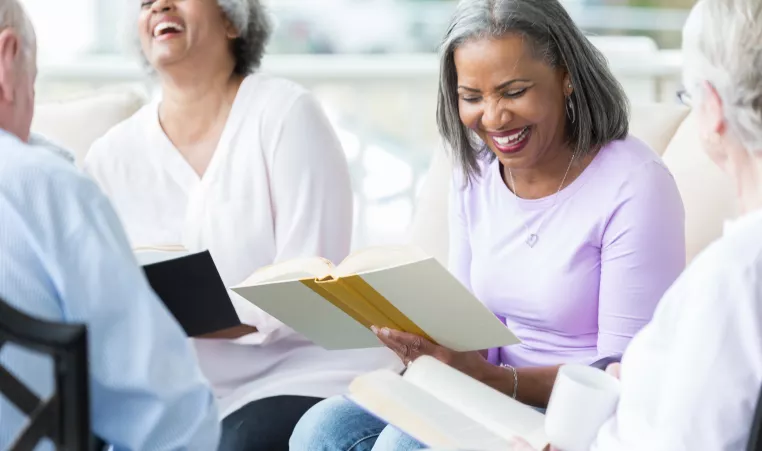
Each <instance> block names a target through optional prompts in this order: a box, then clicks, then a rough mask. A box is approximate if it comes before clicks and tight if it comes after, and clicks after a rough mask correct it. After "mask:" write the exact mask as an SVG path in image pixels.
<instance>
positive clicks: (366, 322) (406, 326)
mask: <svg viewBox="0 0 762 451" xmlns="http://www.w3.org/2000/svg"><path fill="white" fill-rule="evenodd" d="M302 283H304V284H305V285H306V286H307V287H309V288H310V289H312V290H313V291H315V292H316V293H317V294H319V295H320V296H322V297H323V298H324V299H326V300H327V301H329V302H331V303H332V304H333V305H334V306H336V307H337V308H339V309H341V310H342V311H344V313H346V314H347V315H349V316H351V317H352V318H353V319H354V320H355V321H357V322H358V323H360V324H362V325H363V326H365V327H368V328H370V326H376V327H388V328H390V329H395V330H399V331H402V332H408V333H411V334H415V335H419V336H421V337H423V338H425V339H427V340H429V341H431V342H434V340H432V339H431V337H429V336H428V334H426V332H424V331H423V330H422V329H421V328H420V327H418V325H416V324H415V323H414V322H413V321H411V320H410V319H409V318H408V317H407V316H405V314H403V313H402V312H401V311H399V309H397V307H395V306H394V305H393V304H392V303H391V302H389V300H387V299H386V298H385V297H384V296H382V295H381V293H379V292H378V291H376V290H375V289H374V288H373V287H372V286H370V285H369V284H368V283H367V282H366V281H365V280H364V279H363V278H362V277H360V276H357V275H354V276H347V277H341V278H338V279H327V280H322V281H316V280H304V281H302Z"/></svg>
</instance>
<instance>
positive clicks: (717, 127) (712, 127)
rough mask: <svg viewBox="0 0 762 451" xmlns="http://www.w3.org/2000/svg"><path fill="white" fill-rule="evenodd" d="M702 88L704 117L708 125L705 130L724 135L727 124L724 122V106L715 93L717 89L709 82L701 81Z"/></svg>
mask: <svg viewBox="0 0 762 451" xmlns="http://www.w3.org/2000/svg"><path fill="white" fill-rule="evenodd" d="M703 88H704V96H705V99H704V102H703V109H704V117H705V118H706V120H707V122H706V126H707V127H709V129H708V130H706V132H708V133H712V134H714V135H720V136H722V135H724V134H725V129H726V127H727V125H726V124H725V107H724V105H723V104H722V98H721V97H720V95H719V94H718V93H717V89H715V87H714V86H713V85H712V84H711V83H709V82H706V81H705V82H704V83H703Z"/></svg>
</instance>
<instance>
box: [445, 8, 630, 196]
mask: <svg viewBox="0 0 762 451" xmlns="http://www.w3.org/2000/svg"><path fill="white" fill-rule="evenodd" d="M509 34H517V35H520V36H523V37H524V39H525V42H527V44H528V45H529V46H530V49H531V50H532V52H533V54H534V55H535V56H536V57H537V58H540V59H542V60H544V61H545V62H546V63H547V64H548V65H550V66H551V67H553V68H563V69H565V70H566V71H567V72H568V73H569V77H570V80H571V83H572V85H573V86H574V92H573V94H572V97H571V98H572V101H573V102H574V105H575V109H576V120H575V121H574V122H573V123H572V121H570V120H568V118H567V124H566V132H567V133H566V134H567V136H566V139H567V142H568V143H569V144H570V145H571V146H572V148H573V150H574V152H575V154H576V155H578V156H580V155H584V154H587V153H589V152H591V151H594V150H596V149H599V148H601V147H602V146H604V145H606V144H608V143H609V142H611V141H614V140H617V139H624V138H625V137H626V136H627V134H628V130H629V103H628V101H627V97H626V95H625V93H624V90H623V89H622V86H621V85H620V84H619V82H618V81H617V80H616V78H614V75H613V74H612V73H611V71H610V70H609V68H608V63H607V61H606V59H605V58H604V56H603V55H602V54H601V52H600V51H599V50H598V49H596V48H595V47H594V46H593V44H591V43H590V41H589V40H588V39H587V38H586V37H585V36H584V35H583V34H582V31H580V29H579V28H577V26H576V25H575V24H574V21H573V20H572V19H571V17H570V16H569V14H568V13H567V12H566V10H565V9H564V7H563V6H562V5H561V3H559V2H558V0H461V1H460V2H459V3H458V6H457V8H456V11H455V14H454V16H453V18H452V21H451V22H450V26H449V28H448V30H447V33H446V34H445V37H444V40H443V42H442V45H441V50H440V52H441V60H440V65H441V67H440V69H441V71H440V80H439V96H438V104H437V124H438V126H439V131H440V134H441V135H442V137H443V139H444V140H445V142H446V144H447V145H448V147H449V149H450V151H451V152H452V153H453V157H454V159H455V162H456V163H457V164H459V165H460V167H461V168H462V170H463V173H464V176H465V180H466V183H468V182H470V181H471V180H472V177H474V176H478V175H480V169H479V160H482V159H489V160H490V161H491V160H492V159H494V158H495V156H494V154H492V152H490V151H489V149H488V148H487V146H486V145H485V144H484V143H483V142H481V140H478V139H475V138H474V137H473V134H472V132H470V130H469V129H468V128H467V127H466V126H465V125H464V124H463V123H461V121H460V115H459V111H458V94H457V84H458V76H457V72H456V69H455V61H454V54H455V50H456V49H457V48H458V47H459V46H461V45H462V44H463V43H465V42H467V41H469V40H472V39H480V38H487V37H491V38H499V37H503V36H506V35H509Z"/></svg>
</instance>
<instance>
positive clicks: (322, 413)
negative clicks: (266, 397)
mask: <svg viewBox="0 0 762 451" xmlns="http://www.w3.org/2000/svg"><path fill="white" fill-rule="evenodd" d="M289 445H290V450H291V451H371V450H372V451H410V450H417V449H424V448H425V446H424V445H423V444H421V443H419V442H417V441H415V440H414V439H413V438H411V437H410V436H408V435H405V434H404V433H402V432H400V431H398V430H397V429H395V428H394V427H392V426H389V425H387V424H386V423H384V422H383V421H381V420H379V419H378V418H376V417H375V416H373V415H371V414H369V413H368V412H366V411H365V410H363V409H362V408H360V407H358V406H357V405H356V404H354V403H352V402H351V401H349V400H347V399H346V398H344V397H341V396H337V397H333V398H329V399H326V400H325V401H321V402H319V403H317V404H316V405H315V406H314V407H312V408H311V409H310V410H309V411H307V413H306V414H304V416H303V417H302V419H301V420H299V423H297V425H296V427H295V428H294V434H293V435H292V436H291V441H290V443H289Z"/></svg>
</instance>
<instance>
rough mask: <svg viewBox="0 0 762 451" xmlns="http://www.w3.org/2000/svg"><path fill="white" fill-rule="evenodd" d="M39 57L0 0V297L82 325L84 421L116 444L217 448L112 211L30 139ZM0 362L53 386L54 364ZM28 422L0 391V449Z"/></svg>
mask: <svg viewBox="0 0 762 451" xmlns="http://www.w3.org/2000/svg"><path fill="white" fill-rule="evenodd" d="M36 53H37V51H36V42H35V35H34V31H33V29H32V25H31V23H30V22H29V20H28V18H27V17H26V15H25V13H24V11H23V9H22V7H21V5H20V4H19V3H18V1H17V0H0V221H2V224H0V301H2V302H4V303H6V304H8V305H10V306H11V307H13V308H15V309H17V310H19V311H21V312H22V313H24V314H27V315H30V316H32V317H35V318H39V319H42V320H46V321H53V322H63V323H76V324H84V325H86V326H87V333H88V338H89V340H88V365H89V376H90V403H91V405H90V412H91V427H92V430H93V433H94V434H95V435H97V436H99V437H101V438H102V439H103V440H105V441H106V442H108V443H110V444H112V445H113V449H114V450H116V451H122V450H135V451H138V450H148V449H153V450H159V449H167V450H168V449H173V450H180V449H182V450H199V451H208V450H212V449H215V447H216V445H217V443H218V440H219V434H220V426H219V419H218V411H217V408H216V404H215V402H214V397H213V395H212V392H211V390H210V388H209V386H208V384H207V382H206V380H205V379H204V377H203V375H202V374H201V370H200V369H199V367H198V364H197V362H196V358H195V355H194V352H193V348H192V346H190V345H189V343H188V342H187V340H186V338H185V335H184V333H183V331H182V329H181V328H180V325H179V324H177V322H176V321H175V319H174V318H173V317H172V316H171V314H170V313H169V312H168V311H167V309H166V308H165V307H164V304H163V303H162V302H161V301H160V300H159V299H158V298H157V297H156V295H155V294H154V292H153V291H152V290H151V288H150V286H149V284H148V282H147V280H146V279H145V276H144V275H143V272H142V270H141V269H140V268H139V266H138V264H137V262H136V260H135V256H134V254H133V252H132V250H131V249H130V246H129V243H128V241H127V238H126V236H125V234H124V231H123V229H122V228H121V226H120V224H119V220H118V218H117V216H116V213H115V212H114V210H113V208H112V207H111V205H110V204H109V202H108V200H107V198H106V197H105V196H104V195H103V193H102V192H101V191H100V190H99V189H98V187H97V185H96V184H95V183H93V182H92V180H90V179H89V178H88V177H86V176H84V175H83V174H82V173H81V172H80V171H78V170H77V169H76V167H74V165H73V164H71V162H70V161H68V160H67V158H61V155H59V153H60V152H59V151H58V150H56V149H57V147H56V146H55V145H53V144H51V143H48V142H45V141H44V140H41V139H40V138H39V137H35V138H33V139H31V138H32V137H31V136H30V125H31V121H32V115H33V111H34V98H35V96H34V81H35V77H36V72H37V65H36ZM42 146H45V147H42ZM51 149H53V150H54V151H52V152H51ZM156 343H160V344H161V346H156ZM0 363H2V367H3V368H5V369H7V370H8V371H9V372H11V373H12V374H13V375H14V376H15V377H16V378H18V379H19V381H20V382H21V383H22V384H24V385H26V386H27V387H29V388H30V390H31V391H32V392H34V393H35V394H37V395H38V396H40V397H43V398H47V397H49V396H50V395H52V394H53V393H54V391H55V380H54V378H53V376H54V375H53V365H52V363H53V362H52V361H51V360H50V359H48V358H45V357H42V356H40V355H39V354H38V353H36V352H32V351H27V350H25V349H22V348H19V347H14V346H13V345H11V344H7V345H5V346H3V347H2V352H0ZM27 422H28V419H27V418H26V416H25V415H24V414H22V412H21V411H20V410H19V409H18V408H17V407H16V406H15V405H14V404H13V402H12V400H11V399H7V398H5V397H4V396H1V395H0V449H9V448H11V447H12V445H13V444H14V443H15V440H17V439H18V438H19V434H20V433H21V431H22V430H24V428H25V427H26V426H27ZM35 449H42V450H47V449H52V446H51V443H50V442H48V441H45V442H42V443H41V444H40V446H38V447H35Z"/></svg>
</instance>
